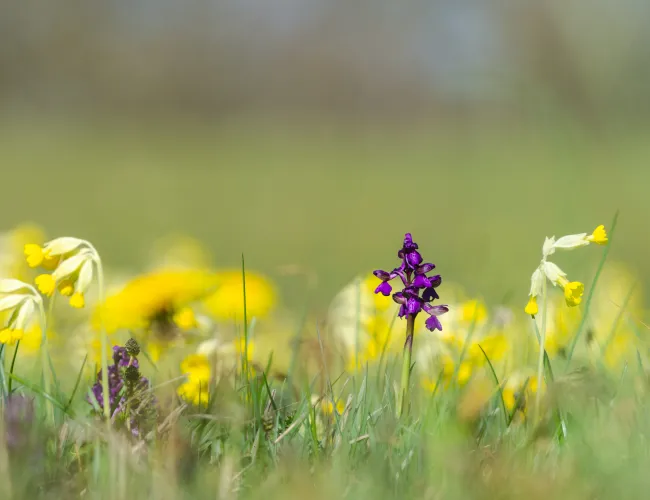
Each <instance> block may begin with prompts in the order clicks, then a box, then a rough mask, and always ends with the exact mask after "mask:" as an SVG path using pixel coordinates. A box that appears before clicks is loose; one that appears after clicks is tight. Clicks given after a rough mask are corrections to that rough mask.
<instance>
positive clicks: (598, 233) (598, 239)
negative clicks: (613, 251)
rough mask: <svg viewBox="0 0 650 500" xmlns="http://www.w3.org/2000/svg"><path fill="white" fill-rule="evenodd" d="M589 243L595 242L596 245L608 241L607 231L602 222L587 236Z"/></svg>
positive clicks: (604, 243)
mask: <svg viewBox="0 0 650 500" xmlns="http://www.w3.org/2000/svg"><path fill="white" fill-rule="evenodd" d="M587 240H589V241H590V242H591V243H596V244H597V245H606V244H607V242H608V241H609V238H607V231H605V226H603V225H602V224H601V225H600V226H598V227H597V228H596V229H594V232H593V233H591V236H588V237H587Z"/></svg>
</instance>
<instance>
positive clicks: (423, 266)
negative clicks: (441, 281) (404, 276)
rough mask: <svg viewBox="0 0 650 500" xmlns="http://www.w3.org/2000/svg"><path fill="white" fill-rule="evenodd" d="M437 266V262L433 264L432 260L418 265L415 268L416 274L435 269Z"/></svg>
mask: <svg viewBox="0 0 650 500" xmlns="http://www.w3.org/2000/svg"><path fill="white" fill-rule="evenodd" d="M435 267H436V266H435V264H432V263H431V262H425V263H424V264H421V265H420V266H418V268H417V269H416V270H415V274H427V273H428V272H431V271H433V269H435Z"/></svg>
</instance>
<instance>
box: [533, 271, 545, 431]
mask: <svg viewBox="0 0 650 500" xmlns="http://www.w3.org/2000/svg"><path fill="white" fill-rule="evenodd" d="M547 292H548V284H547V281H546V278H544V281H543V283H542V331H541V333H540V336H539V337H540V338H539V359H538V362H537V393H536V395H535V417H536V418H535V420H536V421H537V420H538V419H539V416H540V406H541V402H542V387H543V382H544V354H545V352H546V350H545V349H546V309H547V295H548V293H547Z"/></svg>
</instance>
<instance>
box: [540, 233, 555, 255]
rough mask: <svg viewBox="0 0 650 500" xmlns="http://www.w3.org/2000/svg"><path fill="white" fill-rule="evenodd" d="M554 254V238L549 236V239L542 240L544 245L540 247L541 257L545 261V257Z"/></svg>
mask: <svg viewBox="0 0 650 500" xmlns="http://www.w3.org/2000/svg"><path fill="white" fill-rule="evenodd" d="M554 253H555V236H551V237H550V238H546V239H545V240H544V245H543V246H542V256H543V257H544V260H546V257H548V256H549V255H552V254H554Z"/></svg>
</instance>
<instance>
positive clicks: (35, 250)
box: [25, 236, 101, 308]
mask: <svg viewBox="0 0 650 500" xmlns="http://www.w3.org/2000/svg"><path fill="white" fill-rule="evenodd" d="M25 256H26V258H27V263H28V264H29V266H30V267H39V266H41V267H44V268H45V269H48V270H52V269H53V272H52V274H41V275H39V276H37V277H36V280H35V283H36V285H37V286H38V289H39V290H40V291H41V293H43V294H44V295H47V296H51V295H52V294H53V293H54V292H55V290H58V291H59V293H60V294H61V295H64V296H66V297H69V298H70V305H71V306H72V307H76V308H81V307H84V305H85V304H86V301H85V298H84V295H85V293H86V292H87V290H88V288H89V287H90V284H91V283H92V280H93V276H94V273H95V271H97V272H99V270H100V268H101V260H100V258H99V255H98V254H97V251H96V250H95V248H94V247H93V246H92V245H91V244H90V243H89V242H88V241H85V240H81V239H79V238H72V237H68V236H64V237H62V238H56V239H54V240H52V241H49V242H47V243H46V244H45V245H43V246H42V247H41V246H40V245H35V244H28V245H25Z"/></svg>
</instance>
